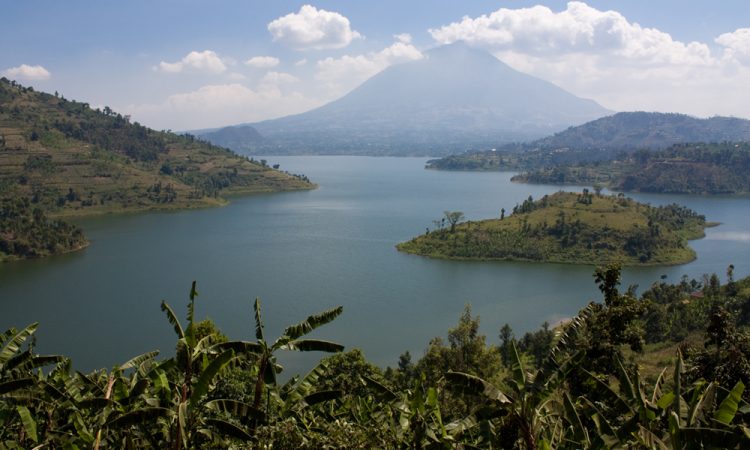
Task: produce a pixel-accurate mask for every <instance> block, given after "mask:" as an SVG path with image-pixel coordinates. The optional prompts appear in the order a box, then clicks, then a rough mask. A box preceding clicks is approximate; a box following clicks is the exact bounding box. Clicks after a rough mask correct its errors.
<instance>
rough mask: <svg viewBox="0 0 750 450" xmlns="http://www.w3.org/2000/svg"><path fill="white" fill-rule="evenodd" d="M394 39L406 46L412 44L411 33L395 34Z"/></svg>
mask: <svg viewBox="0 0 750 450" xmlns="http://www.w3.org/2000/svg"><path fill="white" fill-rule="evenodd" d="M393 38H394V39H396V40H397V41H399V42H403V43H404V44H411V34H409V33H401V34H394V35H393Z"/></svg>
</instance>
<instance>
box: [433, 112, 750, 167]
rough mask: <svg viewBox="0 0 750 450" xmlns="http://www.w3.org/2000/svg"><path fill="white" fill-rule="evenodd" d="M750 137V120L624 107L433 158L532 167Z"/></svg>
mask: <svg viewBox="0 0 750 450" xmlns="http://www.w3.org/2000/svg"><path fill="white" fill-rule="evenodd" d="M698 142H704V143H711V142H716V143H719V142H750V120H746V119H738V118H734V117H712V118H709V119H698V118H695V117H691V116H686V115H684V114H667V113H648V112H622V113H617V114H614V115H612V116H608V117H603V118H601V119H597V120H594V121H591V122H588V123H585V124H583V125H580V126H577V127H571V128H568V129H567V130H565V131H561V132H559V133H556V134H554V135H552V136H548V137H546V138H543V139H538V140H536V141H532V142H529V143H520V144H507V145H504V146H500V147H498V148H497V149H496V151H478V152H464V153H460V154H454V155H449V156H446V157H443V158H440V159H436V160H432V161H430V162H429V164H428V167H429V168H431V169H443V170H532V169H536V168H539V167H551V166H556V165H560V164H564V165H569V164H579V163H587V162H594V161H601V160H610V159H613V158H615V157H617V154H618V153H620V152H634V151H636V150H640V149H649V150H660V149H666V148H668V147H671V146H673V145H676V144H687V143H698Z"/></svg>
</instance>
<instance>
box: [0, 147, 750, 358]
mask: <svg viewBox="0 0 750 450" xmlns="http://www.w3.org/2000/svg"><path fill="white" fill-rule="evenodd" d="M267 159H268V161H269V163H271V164H274V163H280V164H281V168H282V169H285V170H288V171H290V172H293V173H304V174H306V175H308V176H309V177H310V178H311V179H312V180H313V181H315V182H316V183H318V184H319V185H320V187H319V189H317V190H314V191H309V192H292V193H283V194H269V195H261V196H254V197H245V198H237V199H233V201H232V203H231V204H230V205H229V206H226V207H223V208H214V209H203V210H195V211H181V212H172V213H153V214H141V215H131V216H117V217H104V218H96V219H86V220H79V221H78V223H79V224H80V225H82V226H83V228H84V230H85V232H86V234H87V236H89V238H90V240H91V242H92V245H91V246H90V247H89V248H88V249H86V250H85V251H83V252H79V253H75V254H70V255H65V256H61V257H54V258H49V259H45V260H33V261H21V262H14V263H7V264H3V265H0V327H2V328H8V327H10V326H16V327H20V326H24V325H26V324H28V323H29V322H33V321H39V322H40V323H41V326H40V329H39V331H38V333H37V337H38V347H37V349H38V351H39V352H40V353H61V354H65V355H68V356H70V357H72V358H73V361H74V363H75V365H76V367H77V368H78V369H80V370H84V371H86V370H89V369H93V368H98V367H105V366H111V365H113V364H115V363H119V362H122V361H124V360H126V359H128V358H129V357H130V356H134V355H136V354H139V353H143V352H145V351H148V350H152V349H153V347H154V345H157V346H159V347H160V349H161V350H162V354H163V355H164V356H167V355H171V354H172V352H173V346H174V343H175V338H174V335H173V330H172V328H171V326H170V325H169V323H168V322H167V320H166V317H165V316H164V315H163V313H161V311H160V310H159V303H160V301H161V300H162V299H166V300H167V301H168V302H169V303H170V304H171V305H172V307H173V308H175V310H176V311H177V312H178V315H180V316H181V317H184V315H185V304H186V302H187V294H188V291H189V288H190V282H191V281H192V280H194V279H195V280H197V281H198V290H199V292H200V296H199V297H198V299H197V317H199V318H203V317H206V316H208V317H211V318H212V319H214V320H215V321H216V323H217V324H218V325H219V327H220V328H221V329H222V330H223V331H224V332H225V333H226V334H227V335H229V336H230V337H231V338H236V339H248V340H252V339H253V322H252V316H251V311H252V307H251V305H252V300H253V299H254V298H255V297H256V296H257V297H260V298H261V301H262V306H263V315H264V318H265V321H266V335H267V336H272V337H273V338H275V337H276V336H278V334H279V333H280V332H281V331H282V329H283V327H284V326H286V325H288V324H291V323H294V322H297V321H298V320H301V319H303V318H305V317H306V316H307V315H309V314H312V313H317V312H320V311H322V310H324V309H327V308H330V307H334V306H337V305H343V306H344V314H343V315H342V316H341V317H340V318H339V319H337V320H336V321H335V322H333V323H332V324H330V325H327V326H326V327H324V328H322V329H321V330H319V331H320V332H319V333H314V335H315V336H316V337H320V338H325V339H331V340H335V341H338V342H340V343H342V344H344V345H346V347H347V348H354V347H359V348H362V349H363V350H364V351H365V354H366V356H367V357H368V359H369V360H371V361H372V362H374V363H377V364H380V365H382V366H385V365H391V366H393V365H395V364H396V362H397V358H398V355H399V354H400V353H402V352H403V351H404V350H410V351H411V352H412V354H413V355H415V356H419V355H421V354H422V351H423V349H424V348H425V347H426V345H427V343H428V341H429V339H430V338H432V337H434V336H442V335H444V334H445V332H446V330H447V329H448V328H450V327H452V326H454V325H455V323H456V322H457V320H458V316H459V314H460V313H461V311H462V309H463V307H464V305H465V304H466V303H471V305H472V308H473V312H474V314H479V315H480V316H481V319H482V322H481V323H482V328H481V331H482V332H483V333H485V334H486V335H487V336H488V340H489V342H496V341H497V332H498V329H499V328H500V327H501V326H502V325H503V324H504V323H506V322H507V323H510V324H511V326H512V327H513V329H514V331H515V332H516V335H519V334H522V333H523V332H524V331H529V330H533V329H536V328H537V327H538V326H539V325H541V324H542V322H544V321H549V322H555V321H557V320H560V319H561V318H565V317H568V316H570V315H572V314H575V313H576V312H577V311H578V310H579V309H580V308H581V307H583V306H584V305H585V304H586V303H587V302H588V301H589V300H592V299H599V293H598V291H597V289H596V286H595V285H594V282H593V278H592V276H591V274H592V272H593V267H591V266H573V265H557V264H540V263H513V262H458V261H442V260H431V259H424V258H420V257H416V256H412V255H406V254H401V253H398V252H397V251H396V250H395V248H394V245H395V244H396V243H398V242H401V241H404V240H406V239H409V238H411V237H413V236H415V235H417V234H420V233H422V232H424V231H425V228H426V227H430V228H432V226H433V225H432V220H433V219H438V218H440V217H441V216H442V214H443V211H445V210H461V211H463V212H464V213H465V214H466V218H467V219H469V220H478V219H482V218H489V217H495V216H498V215H499V212H500V209H501V208H505V209H506V210H512V208H513V206H514V205H515V204H516V203H520V202H521V201H522V200H523V199H525V198H526V197H528V196H529V195H533V196H534V198H538V197H541V196H542V195H544V194H547V193H552V192H555V191H557V190H558V189H559V188H558V187H553V186H531V185H523V184H515V183H511V182H510V177H511V175H512V174H511V173H466V172H438V171H429V170H424V169H423V167H424V163H425V161H426V159H424V158H368V157H345V156H339V157H268V158H267ZM566 189H570V190H573V189H574V188H566ZM633 197H634V198H636V199H637V200H640V201H647V202H651V203H653V204H664V203H671V202H678V203H681V204H683V205H686V206H689V207H691V208H693V209H695V210H696V211H698V212H700V213H702V214H705V215H706V217H707V219H708V220H710V221H719V222H722V225H721V226H719V227H715V228H709V229H708V230H707V237H706V238H704V239H702V240H699V241H693V242H692V243H691V245H692V247H693V248H694V249H695V250H696V251H697V253H698V259H697V260H696V261H694V262H692V263H690V264H687V265H682V266H674V267H648V268H629V269H626V270H625V271H624V275H625V283H624V285H625V286H627V285H628V284H631V283H637V284H639V285H640V287H641V289H639V291H643V289H645V288H646V287H648V286H649V285H650V284H651V283H653V282H655V281H658V280H659V279H660V276H662V275H666V276H667V281H670V282H677V281H678V280H679V278H680V277H681V276H682V275H683V274H687V275H688V276H690V277H700V276H701V275H702V274H703V273H706V272H713V271H723V270H724V268H726V266H728V265H729V264H734V265H735V267H736V269H735V276H736V277H738V278H739V277H742V276H745V275H747V274H748V273H750V266H748V264H747V261H749V260H750V225H748V224H750V220H749V219H750V199H748V198H721V197H718V198H716V197H712V198H708V197H685V196H669V195H658V196H656V195H633ZM719 275H720V276H721V277H722V279H723V278H724V273H723V272H722V273H720V274H719ZM316 357H317V355H316V356H315V357H313V358H316ZM306 361H307V360H306V359H304V358H299V357H293V358H289V357H287V358H283V359H282V362H288V369H289V371H290V372H292V373H296V372H300V371H304V370H306V368H307V365H306Z"/></svg>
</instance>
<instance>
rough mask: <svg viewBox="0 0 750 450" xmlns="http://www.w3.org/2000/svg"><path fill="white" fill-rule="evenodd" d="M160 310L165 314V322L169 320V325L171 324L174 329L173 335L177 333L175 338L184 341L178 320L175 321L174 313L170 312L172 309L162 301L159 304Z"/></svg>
mask: <svg viewBox="0 0 750 450" xmlns="http://www.w3.org/2000/svg"><path fill="white" fill-rule="evenodd" d="M161 310H162V311H164V313H166V315H167V320H169V323H171V324H172V326H173V327H174V331H175V333H177V337H178V338H179V339H185V332H184V331H183V330H182V325H180V320H179V319H177V316H176V315H175V313H174V311H172V308H171V307H170V306H169V305H168V304H167V302H165V301H164V300H162V302H161Z"/></svg>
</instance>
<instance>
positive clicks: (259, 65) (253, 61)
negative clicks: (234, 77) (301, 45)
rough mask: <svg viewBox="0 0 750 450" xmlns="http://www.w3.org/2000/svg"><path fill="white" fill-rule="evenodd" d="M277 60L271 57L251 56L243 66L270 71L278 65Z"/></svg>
mask: <svg viewBox="0 0 750 450" xmlns="http://www.w3.org/2000/svg"><path fill="white" fill-rule="evenodd" d="M280 62H281V61H279V58H275V57H273V56H253V57H252V58H250V59H248V60H247V61H245V65H247V66H250V67H255V68H256V69H270V68H272V67H276V66H278V65H279V63H280Z"/></svg>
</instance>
